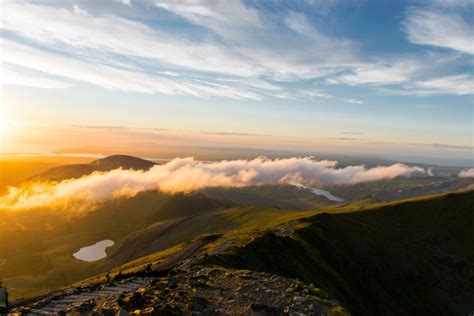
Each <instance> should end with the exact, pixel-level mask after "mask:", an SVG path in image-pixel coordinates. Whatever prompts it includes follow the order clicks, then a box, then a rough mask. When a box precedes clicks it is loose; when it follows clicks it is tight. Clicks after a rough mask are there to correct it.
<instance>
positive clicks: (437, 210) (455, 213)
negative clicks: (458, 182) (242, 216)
mask: <svg viewBox="0 0 474 316" xmlns="http://www.w3.org/2000/svg"><path fill="white" fill-rule="evenodd" d="M347 211H348V212H343V213H338V214H334V213H333V214H330V213H323V214H318V215H316V216H313V217H310V218H305V219H303V220H300V221H298V223H297V224H294V225H293V227H294V230H293V231H292V233H291V234H288V235H287V236H285V235H283V236H282V235H277V234H274V233H273V232H269V233H266V234H264V235H263V236H261V237H259V238H256V239H255V240H254V241H252V242H251V243H248V244H246V245H245V246H244V247H240V248H236V249H231V250H230V251H228V252H227V253H225V254H221V255H219V256H217V257H210V258H207V259H206V260H205V262H206V263H207V264H209V263H212V264H218V265H220V266H222V267H225V268H234V269H235V268H238V269H249V270H252V271H263V272H267V273H275V274H278V275H282V276H285V277H290V278H298V279H300V280H302V281H303V282H305V283H306V284H309V283H314V284H318V285H319V286H321V287H322V288H323V289H324V290H326V291H327V292H328V293H330V294H332V295H333V296H335V297H337V298H338V299H339V300H340V301H341V302H342V304H343V305H344V306H345V307H346V308H347V309H348V310H349V311H350V312H351V313H352V314H354V315H468V314H469V312H471V311H472V309H473V306H474V247H473V245H474V192H473V191H471V192H465V193H457V194H453V193H451V194H447V195H439V196H433V197H429V198H423V199H415V200H407V201H403V202H399V203H391V204H376V205H375V207H365V208H364V209H363V210H360V211H350V207H349V209H348V210H347ZM275 254H279V255H275Z"/></svg>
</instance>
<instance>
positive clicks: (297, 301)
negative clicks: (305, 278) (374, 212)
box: [13, 226, 347, 316]
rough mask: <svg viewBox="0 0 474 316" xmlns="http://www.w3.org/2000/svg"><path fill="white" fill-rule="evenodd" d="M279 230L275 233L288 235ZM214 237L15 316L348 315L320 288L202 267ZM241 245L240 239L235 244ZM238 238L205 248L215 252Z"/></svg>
mask: <svg viewBox="0 0 474 316" xmlns="http://www.w3.org/2000/svg"><path fill="white" fill-rule="evenodd" d="M291 231H292V229H291V228H290V227H289V226H288V227H286V226H285V227H281V228H279V230H278V233H280V234H283V235H288V234H290V233H291ZM213 240H215V239H214V238H207V239H203V240H199V241H197V242H195V243H191V244H189V245H188V246H187V247H185V248H184V249H183V250H182V251H181V252H180V253H178V254H176V255H173V256H171V257H169V258H167V259H165V260H164V261H162V262H159V263H156V264H148V265H146V266H143V268H142V270H136V271H135V272H134V273H132V274H124V275H121V276H120V277H118V276H115V277H108V281H107V282H103V281H102V283H101V282H98V283H91V284H88V285H85V286H81V287H72V288H69V289H66V290H63V291H58V292H56V293H52V294H50V295H47V296H44V297H42V298H41V299H37V300H36V301H35V300H30V301H29V302H28V303H24V304H21V306H19V307H17V308H16V309H14V310H13V312H14V313H15V314H18V315H66V314H67V315H250V316H251V315H295V316H296V315H347V313H346V312H345V310H344V309H343V308H341V307H340V306H339V303H338V302H335V301H334V300H330V299H329V296H328V295H327V294H325V293H324V292H323V291H322V290H320V289H318V288H316V287H314V286H313V285H312V284H311V285H305V284H303V283H301V282H299V281H297V280H293V279H288V278H284V277H282V276H279V275H271V274H267V273H261V272H255V271H248V270H233V269H224V268H221V267H218V266H210V265H205V264H204V265H203V264H202V263H200V262H202V261H201V260H202V259H203V254H202V249H203V247H206V246H207V245H209V243H211V242H212V241H213ZM240 242H241V241H240ZM240 242H239V241H238V240H237V239H230V240H226V241H224V242H222V243H218V246H217V247H214V248H212V247H211V249H210V250H209V249H208V250H207V251H208V252H209V253H210V254H218V253H221V252H222V251H224V250H225V249H227V248H230V247H235V246H238V245H239V244H240Z"/></svg>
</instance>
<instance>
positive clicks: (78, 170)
mask: <svg viewBox="0 0 474 316" xmlns="http://www.w3.org/2000/svg"><path fill="white" fill-rule="evenodd" d="M154 165H155V163H154V162H151V161H148V160H145V159H141V158H137V157H133V156H127V155H113V156H108V157H105V158H102V159H98V160H94V161H92V162H90V163H87V164H70V165H64V166H59V167H54V168H51V169H48V170H46V171H45V172H42V173H40V174H38V175H35V176H33V177H30V178H28V179H26V180H25V181H44V180H48V181H61V180H65V179H71V178H80V177H82V176H85V175H88V174H91V173H93V172H94V171H110V170H114V169H118V168H122V169H133V170H148V169H150V168H151V167H153V166H154Z"/></svg>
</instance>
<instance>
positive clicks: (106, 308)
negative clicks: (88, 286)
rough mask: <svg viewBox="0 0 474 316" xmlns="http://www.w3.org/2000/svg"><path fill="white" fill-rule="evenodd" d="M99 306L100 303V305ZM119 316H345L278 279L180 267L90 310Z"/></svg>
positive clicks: (314, 292) (310, 291)
mask: <svg viewBox="0 0 474 316" xmlns="http://www.w3.org/2000/svg"><path fill="white" fill-rule="evenodd" d="M98 303H100V302H98ZM91 312H92V313H95V314H101V315H102V314H103V315H106V314H109V315H115V314H117V313H122V314H126V313H127V314H133V315H343V312H342V309H340V307H338V303H337V302H334V301H331V300H328V299H327V295H325V294H324V293H323V292H322V291H321V290H319V289H317V288H315V287H313V286H305V285H303V284H301V283H300V282H298V281H296V280H291V279H287V278H283V277H280V276H277V275H270V274H266V273H257V272H251V271H245V270H228V269H222V268H218V267H194V268H191V269H187V270H184V269H183V270H180V269H176V270H173V271H171V272H170V274H169V275H168V276H166V277H162V278H157V279H155V280H154V281H153V282H152V284H150V285H149V286H146V287H143V288H140V289H138V290H136V291H134V292H130V293H124V294H122V295H120V296H119V297H117V299H114V300H110V299H109V300H107V301H106V302H104V303H102V304H97V305H96V306H94V307H93V308H91Z"/></svg>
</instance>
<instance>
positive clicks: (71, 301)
mask: <svg viewBox="0 0 474 316" xmlns="http://www.w3.org/2000/svg"><path fill="white" fill-rule="evenodd" d="M152 281H153V278H136V277H135V278H130V279H126V280H123V281H121V282H116V283H111V284H106V285H103V286H101V287H100V288H98V289H96V290H91V291H82V292H81V291H80V290H79V289H72V290H70V291H67V292H65V293H62V294H59V295H58V296H56V297H54V296H53V297H49V298H45V299H43V300H40V301H38V302H35V303H34V304H32V305H31V306H30V307H28V308H24V309H23V310H22V313H23V314H26V315H57V314H67V313H71V312H79V313H80V312H81V311H86V310H91V309H92V308H93V307H94V306H96V305H97V303H98V302H99V301H100V300H113V299H116V298H117V297H118V295H121V294H126V293H128V292H134V291H136V290H138V289H139V288H144V287H147V286H148V285H149V284H150V283H151V282H152Z"/></svg>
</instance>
